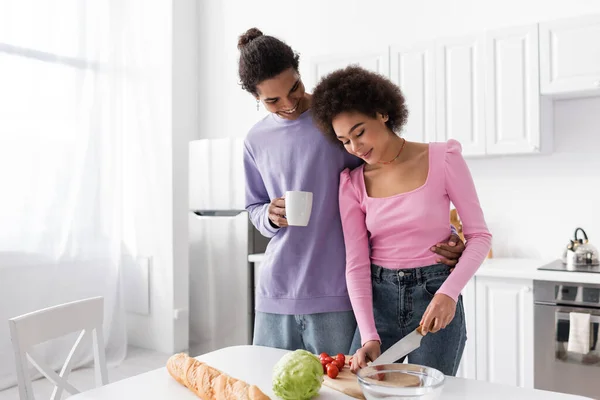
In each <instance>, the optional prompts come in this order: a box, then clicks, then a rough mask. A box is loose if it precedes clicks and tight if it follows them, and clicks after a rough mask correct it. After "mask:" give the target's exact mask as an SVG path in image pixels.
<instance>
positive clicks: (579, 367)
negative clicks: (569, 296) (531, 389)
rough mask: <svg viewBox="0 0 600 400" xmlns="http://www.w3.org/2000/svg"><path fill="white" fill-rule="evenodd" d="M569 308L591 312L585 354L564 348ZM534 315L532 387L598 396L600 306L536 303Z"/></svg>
mask: <svg viewBox="0 0 600 400" xmlns="http://www.w3.org/2000/svg"><path fill="white" fill-rule="evenodd" d="M570 312H579V313H589V314H591V315H592V316H591V321H590V324H591V326H590V352H589V353H588V354H585V355H583V354H575V353H571V352H567V343H568V340H569V329H570V322H569V313H570ZM534 315H535V316H534V319H535V324H534V327H535V328H534V329H535V380H534V386H535V388H536V389H543V390H550V391H554V392H562V393H569V394H576V395H581V396H588V397H592V398H598V397H599V396H600V343H598V330H599V328H600V309H589V308H577V307H567V306H556V305H545V304H536V305H535V314H534Z"/></svg>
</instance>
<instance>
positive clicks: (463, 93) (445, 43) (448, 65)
mask: <svg viewBox="0 0 600 400" xmlns="http://www.w3.org/2000/svg"><path fill="white" fill-rule="evenodd" d="M483 39H484V38H483V37H482V36H481V35H472V36H465V37H460V38H451V39H442V40H439V41H438V42H437V43H436V61H435V64H436V71H435V73H436V126H437V141H447V140H448V139H456V140H458V141H459V142H460V143H461V145H462V148H463V154H464V155H465V156H473V155H475V156H478V155H485V152H486V148H485V109H484V104H485V87H484V82H485V81H484V79H485V70H484V66H485V63H484V61H485V58H484V43H485V42H484V40H483Z"/></svg>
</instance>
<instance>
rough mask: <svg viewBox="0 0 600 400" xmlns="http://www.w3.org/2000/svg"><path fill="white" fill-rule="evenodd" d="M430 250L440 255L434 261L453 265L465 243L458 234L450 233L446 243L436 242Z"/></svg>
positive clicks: (456, 261)
mask: <svg viewBox="0 0 600 400" xmlns="http://www.w3.org/2000/svg"><path fill="white" fill-rule="evenodd" d="M431 251H433V252H434V253H436V254H439V255H440V257H439V258H438V259H437V260H436V262H438V263H442V264H446V265H448V266H450V267H454V266H455V265H456V264H457V263H458V259H459V258H460V256H461V255H462V253H463V251H465V244H464V243H463V242H462V240H460V237H459V236H458V235H456V234H452V235H450V237H449V238H448V240H447V241H446V243H438V244H436V245H435V246H433V247H432V248H431Z"/></svg>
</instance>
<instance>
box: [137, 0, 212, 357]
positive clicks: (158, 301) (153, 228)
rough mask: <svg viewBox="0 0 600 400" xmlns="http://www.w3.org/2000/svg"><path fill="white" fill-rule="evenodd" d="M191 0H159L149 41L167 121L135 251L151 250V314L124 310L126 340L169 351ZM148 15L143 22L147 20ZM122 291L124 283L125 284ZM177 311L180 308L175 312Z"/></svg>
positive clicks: (181, 227)
mask: <svg viewBox="0 0 600 400" xmlns="http://www.w3.org/2000/svg"><path fill="white" fill-rule="evenodd" d="M197 6H198V2H197V1H196V0H162V1H161V2H160V7H161V8H162V10H163V12H162V13H161V14H160V15H158V16H155V19H156V20H155V21H153V22H154V24H155V29H160V30H161V31H162V32H163V33H162V34H161V35H158V36H159V37H160V38H161V40H160V41H159V42H155V43H152V44H151V45H153V46H154V48H155V57H156V58H160V59H161V62H163V63H164V64H165V69H164V71H163V72H162V75H161V79H162V80H164V82H165V86H166V88H165V90H164V92H165V93H168V95H166V96H165V97H164V98H161V99H158V100H156V101H158V102H159V103H160V105H161V108H159V109H157V110H156V112H160V113H164V115H165V118H167V120H168V123H167V124H166V128H165V130H164V132H163V135H162V136H161V138H160V141H157V142H156V149H155V151H156V155H157V158H156V160H154V161H155V162H156V164H158V165H157V166H155V168H154V171H155V172H156V175H155V176H151V174H149V176H148V177H147V178H148V180H149V181H151V182H152V184H153V185H155V186H156V187H157V188H160V189H157V190H156V193H157V197H158V198H157V199H148V202H149V203H152V204H153V206H152V207H151V210H150V212H149V213H148V214H149V215H145V216H143V217H144V218H143V221H142V225H143V226H140V227H138V228H141V234H142V235H143V239H142V241H143V242H144V244H143V246H141V248H140V250H141V252H142V253H143V254H142V255H144V256H150V257H152V264H151V266H150V288H149V290H150V315H137V314H131V313H130V314H128V316H127V332H128V338H129V343H130V344H132V345H136V346H140V347H146V348H151V349H156V350H159V351H162V352H164V353H173V352H176V351H181V350H184V349H186V348H187V345H188V319H187V314H186V311H187V309H188V298H189V296H188V207H187V205H188V200H187V199H188V180H187V179H188V178H187V170H188V157H187V156H188V142H189V141H190V140H193V139H196V138H197V135H198V126H199V121H198V115H199V113H198V111H199V107H198V97H199V93H200V92H199V89H198V73H199V69H198V61H199V60H198V55H199V46H198V37H199V34H198V31H197V30H198V10H197ZM146 22H147V21H146ZM125 290H127V288H125ZM176 310H181V311H182V313H181V314H180V317H179V318H178V319H176V318H175V315H176Z"/></svg>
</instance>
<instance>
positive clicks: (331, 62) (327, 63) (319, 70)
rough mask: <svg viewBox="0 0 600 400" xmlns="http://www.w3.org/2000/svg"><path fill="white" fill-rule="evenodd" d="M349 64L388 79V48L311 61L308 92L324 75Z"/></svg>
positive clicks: (322, 57) (318, 58)
mask: <svg viewBox="0 0 600 400" xmlns="http://www.w3.org/2000/svg"><path fill="white" fill-rule="evenodd" d="M351 64H356V65H358V66H360V67H362V68H365V69H368V70H370V71H373V72H377V73H378V74H381V75H383V76H385V77H386V78H389V76H390V57H389V48H387V47H386V48H385V49H382V50H380V51H375V52H368V53H356V54H340V55H331V56H329V55H327V56H320V57H315V58H313V59H312V60H311V71H312V82H311V83H312V87H311V88H310V89H309V90H312V89H313V88H314V87H315V86H316V85H317V84H318V83H319V81H320V80H321V78H323V77H324V76H325V75H327V74H329V73H330V72H333V71H335V70H337V69H341V68H344V67H347V66H348V65H351Z"/></svg>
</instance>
